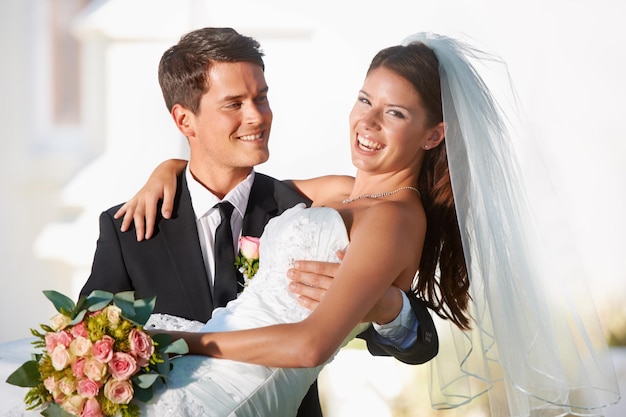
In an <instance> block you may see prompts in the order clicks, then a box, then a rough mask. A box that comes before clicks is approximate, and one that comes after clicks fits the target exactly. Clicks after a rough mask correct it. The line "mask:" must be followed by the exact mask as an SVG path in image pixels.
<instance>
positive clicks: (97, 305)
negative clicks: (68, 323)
mask: <svg viewBox="0 0 626 417" xmlns="http://www.w3.org/2000/svg"><path fill="white" fill-rule="evenodd" d="M111 301H113V293H111V292H108V291H101V290H94V291H92V292H91V294H89V295H88V296H87V299H86V300H85V304H84V307H85V308H86V309H87V310H89V311H98V310H102V309H103V308H104V307H106V306H108V305H109V304H110V303H111Z"/></svg>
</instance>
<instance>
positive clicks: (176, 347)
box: [160, 339, 189, 355]
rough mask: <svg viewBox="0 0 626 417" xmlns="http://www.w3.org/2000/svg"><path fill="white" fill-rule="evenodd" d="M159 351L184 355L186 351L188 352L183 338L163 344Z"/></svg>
mask: <svg viewBox="0 0 626 417" xmlns="http://www.w3.org/2000/svg"><path fill="white" fill-rule="evenodd" d="M160 352H161V353H164V354H165V353H172V354H178V355H184V354H186V353H189V346H188V345H187V342H185V340H184V339H177V340H175V341H173V342H172V343H170V344H169V345H167V346H165V347H164V348H163V349H160Z"/></svg>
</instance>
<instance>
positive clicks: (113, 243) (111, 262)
mask: <svg viewBox="0 0 626 417" xmlns="http://www.w3.org/2000/svg"><path fill="white" fill-rule="evenodd" d="M119 233H121V232H120V231H119V230H118V226H117V225H116V223H115V222H114V220H113V217H112V215H111V210H109V211H105V212H103V213H102V214H101V215H100V236H99V237H98V242H97V245H96V252H95V255H94V259H93V264H92V266H91V274H90V276H89V278H88V279H87V282H86V283H85V285H84V286H83V288H82V289H81V291H80V295H89V293H91V291H93V290H105V291H110V292H113V293H117V292H121V291H132V290H134V288H133V285H132V282H131V280H130V276H129V275H128V272H127V270H126V266H125V264H124V258H123V256H122V248H121V246H120V240H119Z"/></svg>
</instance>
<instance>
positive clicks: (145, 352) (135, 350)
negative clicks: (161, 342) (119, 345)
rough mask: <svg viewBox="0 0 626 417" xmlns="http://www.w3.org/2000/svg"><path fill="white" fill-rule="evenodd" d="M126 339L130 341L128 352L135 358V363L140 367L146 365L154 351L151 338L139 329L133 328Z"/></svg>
mask: <svg viewBox="0 0 626 417" xmlns="http://www.w3.org/2000/svg"><path fill="white" fill-rule="evenodd" d="M128 341H129V342H130V353H132V354H133V355H135V357H136V358H137V365H139V366H140V367H142V368H143V367H144V366H148V363H150V357H151V356H152V354H153V353H154V344H153V343H152V338H151V337H150V336H149V335H148V334H146V333H144V332H142V331H140V330H137V329H133V330H131V331H130V334H129V335H128Z"/></svg>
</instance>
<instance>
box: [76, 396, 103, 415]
mask: <svg viewBox="0 0 626 417" xmlns="http://www.w3.org/2000/svg"><path fill="white" fill-rule="evenodd" d="M80 417H103V414H102V408H100V403H99V402H98V400H96V399H95V398H90V399H88V400H87V402H86V403H85V407H84V408H83V412H82V414H81V415H80Z"/></svg>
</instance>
